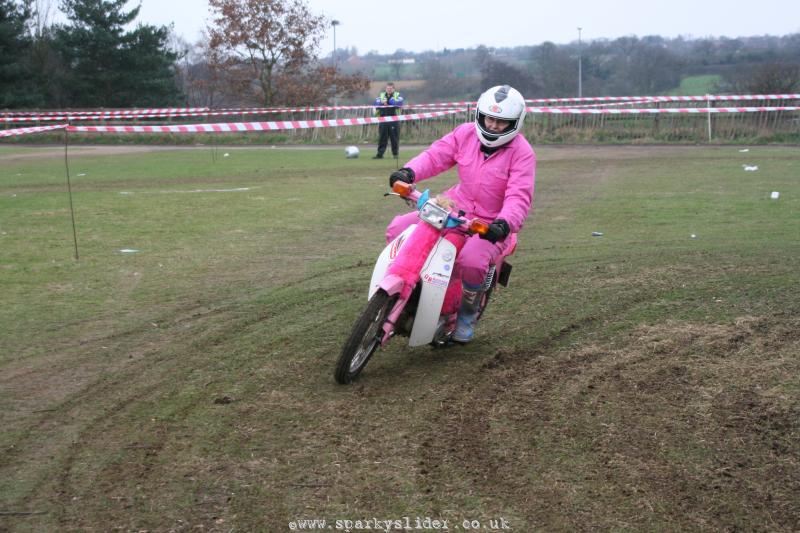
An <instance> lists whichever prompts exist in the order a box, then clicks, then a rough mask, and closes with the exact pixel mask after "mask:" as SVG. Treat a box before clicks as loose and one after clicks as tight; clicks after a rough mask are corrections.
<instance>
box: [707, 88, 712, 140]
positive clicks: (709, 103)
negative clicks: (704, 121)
mask: <svg viewBox="0 0 800 533" xmlns="http://www.w3.org/2000/svg"><path fill="white" fill-rule="evenodd" d="M706 105H707V106H708V142H711V95H710V94H707V95H706Z"/></svg>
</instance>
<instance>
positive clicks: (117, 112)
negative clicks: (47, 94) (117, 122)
mask: <svg viewBox="0 0 800 533" xmlns="http://www.w3.org/2000/svg"><path fill="white" fill-rule="evenodd" d="M208 110H209V109H208V108H207V107H158V108H149V109H96V110H92V111H41V112H32V111H6V112H4V113H0V116H3V117H64V116H70V117H73V116H86V115H91V116H119V117H131V116H137V115H152V114H164V115H169V114H173V113H200V112H202V111H208Z"/></svg>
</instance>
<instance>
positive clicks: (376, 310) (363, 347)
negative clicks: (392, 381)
mask: <svg viewBox="0 0 800 533" xmlns="http://www.w3.org/2000/svg"><path fill="white" fill-rule="evenodd" d="M396 301H397V296H396V295H395V296H389V294H388V293H387V292H386V291H384V290H383V289H378V292H376V293H375V294H373V295H372V298H370V300H369V303H368V304H367V307H366V309H364V312H363V313H361V316H360V317H359V318H358V320H357V321H356V324H355V326H353V331H352V332H351V333H350V338H348V339H347V342H346V343H345V344H344V348H342V355H341V356H340V357H339V362H338V363H337V364H336V372H335V373H334V377H335V378H336V381H337V382H338V383H341V384H342V385H345V384H347V383H350V382H351V381H353V380H354V379H355V378H356V376H358V374H360V373H361V371H362V370H363V369H364V367H365V366H367V362H368V361H369V358H370V357H372V354H373V353H374V352H375V350H376V349H377V348H378V345H379V344H380V342H381V337H382V336H383V324H384V322H386V317H387V316H388V314H389V311H391V310H392V307H393V306H394V304H395V302H396Z"/></svg>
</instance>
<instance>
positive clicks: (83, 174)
mask: <svg viewBox="0 0 800 533" xmlns="http://www.w3.org/2000/svg"><path fill="white" fill-rule="evenodd" d="M85 175H86V172H84V173H82V174H78V177H81V176H85Z"/></svg>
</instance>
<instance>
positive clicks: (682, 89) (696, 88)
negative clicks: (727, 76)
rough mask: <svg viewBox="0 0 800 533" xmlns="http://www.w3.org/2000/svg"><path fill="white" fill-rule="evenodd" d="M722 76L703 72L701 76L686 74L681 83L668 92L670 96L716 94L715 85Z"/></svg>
mask: <svg viewBox="0 0 800 533" xmlns="http://www.w3.org/2000/svg"><path fill="white" fill-rule="evenodd" d="M720 79H721V77H720V76H719V75H716V74H703V75H699V76H686V77H685V78H682V79H681V83H680V85H679V86H678V87H676V88H675V89H672V90H671V91H669V92H668V93H667V94H668V95H670V96H702V95H706V94H714V92H715V87H716V86H717V84H718V83H719V81H720Z"/></svg>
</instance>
